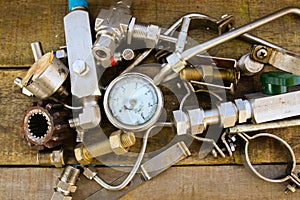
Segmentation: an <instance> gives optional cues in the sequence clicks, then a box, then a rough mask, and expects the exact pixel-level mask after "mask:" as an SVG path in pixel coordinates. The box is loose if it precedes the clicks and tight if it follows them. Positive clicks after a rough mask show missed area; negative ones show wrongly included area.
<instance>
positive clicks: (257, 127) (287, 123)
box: [226, 119, 300, 134]
mask: <svg viewBox="0 0 300 200" xmlns="http://www.w3.org/2000/svg"><path fill="white" fill-rule="evenodd" d="M294 126H300V119H286V120H280V121H275V122H267V123H261V124H240V125H236V126H233V127H230V128H228V129H227V131H226V132H227V133H228V134H236V133H247V132H254V131H262V130H267V129H276V128H286V127H294Z"/></svg>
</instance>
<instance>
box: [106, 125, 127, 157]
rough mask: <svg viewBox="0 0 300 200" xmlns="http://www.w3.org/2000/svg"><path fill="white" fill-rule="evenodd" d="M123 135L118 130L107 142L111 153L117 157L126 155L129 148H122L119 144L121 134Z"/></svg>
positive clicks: (120, 143)
mask: <svg viewBox="0 0 300 200" xmlns="http://www.w3.org/2000/svg"><path fill="white" fill-rule="evenodd" d="M122 133H123V131H122V130H118V131H115V132H113V133H112V134H111V135H110V136H109V142H110V147H111V149H112V151H113V152H114V153H115V154H117V155H122V154H124V153H127V152H128V150H129V148H128V147H127V148H124V147H123V145H122V142H121V134H122Z"/></svg>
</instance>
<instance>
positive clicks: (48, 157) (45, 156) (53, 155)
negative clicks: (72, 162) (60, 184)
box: [37, 149, 67, 167]
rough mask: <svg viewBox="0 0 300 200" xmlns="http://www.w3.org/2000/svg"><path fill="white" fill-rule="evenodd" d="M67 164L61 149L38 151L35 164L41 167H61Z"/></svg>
mask: <svg viewBox="0 0 300 200" xmlns="http://www.w3.org/2000/svg"><path fill="white" fill-rule="evenodd" d="M66 162H67V154H66V152H65V151H64V150H63V149H59V150H53V151H49V150H47V151H39V152H38V154H37V163H38V164H39V165H41V166H55V167H63V166H64V165H65V164H66Z"/></svg>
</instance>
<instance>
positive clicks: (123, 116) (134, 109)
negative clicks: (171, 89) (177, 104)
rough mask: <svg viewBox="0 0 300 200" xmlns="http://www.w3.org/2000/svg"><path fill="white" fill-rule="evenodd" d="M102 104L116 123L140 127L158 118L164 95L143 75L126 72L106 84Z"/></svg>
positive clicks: (137, 128) (150, 124) (130, 128)
mask: <svg viewBox="0 0 300 200" xmlns="http://www.w3.org/2000/svg"><path fill="white" fill-rule="evenodd" d="M103 105H104V109H105V113H106V115H107V117H108V119H109V121H110V122H111V123H112V124H113V125H114V126H115V127H117V128H119V129H123V130H131V131H142V130H146V129H148V128H150V127H151V126H152V125H153V124H155V123H156V122H157V120H158V118H159V117H160V114H161V111H162V108H163V97H162V93H161V91H160V90H159V88H158V87H157V86H155V85H154V84H153V81H152V79H150V78H149V77H147V76H146V75H143V74H139V73H126V74H122V75H121V76H118V77H117V78H116V79H115V80H113V81H112V82H111V83H110V84H109V86H108V87H107V90H106V92H105V96H104V100H103Z"/></svg>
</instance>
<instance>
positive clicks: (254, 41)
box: [240, 33, 290, 52]
mask: <svg viewBox="0 0 300 200" xmlns="http://www.w3.org/2000/svg"><path fill="white" fill-rule="evenodd" d="M240 37H241V39H243V40H245V41H246V42H249V43H252V44H261V45H264V46H268V47H271V48H274V49H279V50H280V51H284V52H290V51H288V50H286V49H285V48H283V47H281V46H278V45H276V44H274V43H272V42H269V41H267V40H264V39H262V38H260V37H257V36H255V35H252V34H250V33H244V34H243V35H241V36H240Z"/></svg>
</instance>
